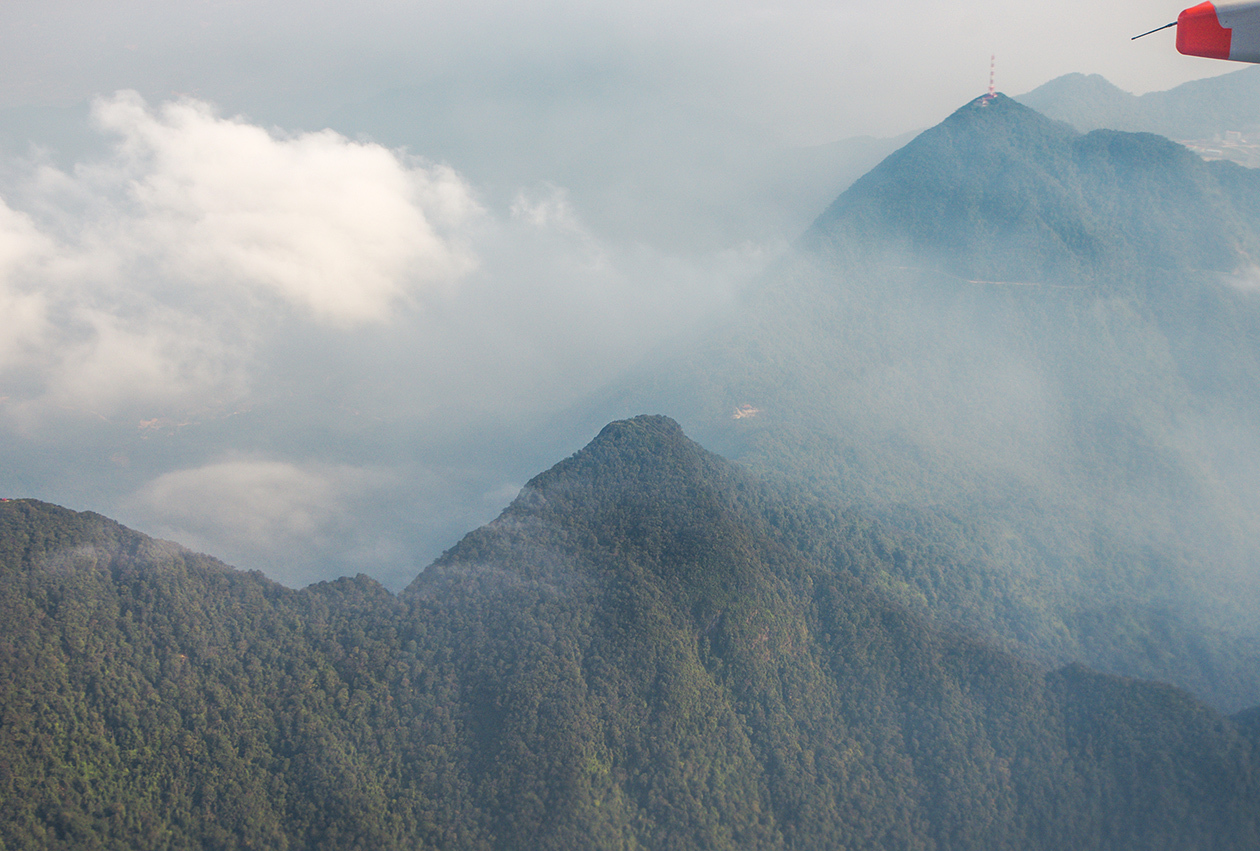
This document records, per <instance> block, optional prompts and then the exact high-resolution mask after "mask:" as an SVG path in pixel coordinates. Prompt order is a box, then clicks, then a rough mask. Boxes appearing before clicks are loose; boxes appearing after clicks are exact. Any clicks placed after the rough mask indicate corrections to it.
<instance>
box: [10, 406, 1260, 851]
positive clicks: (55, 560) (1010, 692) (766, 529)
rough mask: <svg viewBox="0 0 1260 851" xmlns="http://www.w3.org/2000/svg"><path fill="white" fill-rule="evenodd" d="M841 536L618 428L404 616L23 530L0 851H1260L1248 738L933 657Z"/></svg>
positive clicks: (31, 506) (107, 534)
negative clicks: (178, 850)
mask: <svg viewBox="0 0 1260 851" xmlns="http://www.w3.org/2000/svg"><path fill="white" fill-rule="evenodd" d="M819 510H823V508H822V507H821V506H820V505H819V504H817V503H813V502H811V501H810V500H808V499H804V498H802V501H800V502H797V501H795V500H794V498H793V497H792V495H791V493H790V490H788V489H784V488H781V487H778V486H770V485H767V484H765V483H763V482H761V481H759V480H757V479H755V478H753V477H751V476H749V475H748V474H747V473H746V472H744V471H742V470H740V469H739V468H738V467H736V466H734V465H732V464H729V463H727V462H725V461H723V460H722V459H720V458H718V457H716V456H713V455H711V454H709V453H707V452H705V451H704V450H703V449H701V448H700V447H699V446H698V445H696V444H695V443H693V442H691V441H690V440H688V439H687V438H686V437H685V436H684V435H683V434H682V432H681V430H680V429H679V427H678V426H677V424H676V423H674V422H672V421H670V420H667V419H665V418H663V417H638V418H635V419H632V420H628V421H622V422H617V423H613V424H611V425H609V426H608V427H607V428H606V429H604V430H603V431H602V432H601V434H600V435H599V436H598V437H597V438H596V439H595V440H594V441H593V442H592V443H591V445H590V446H589V447H587V448H586V449H584V450H582V451H581V452H579V453H577V454H576V455H574V456H573V457H572V458H570V459H567V460H566V461H563V462H561V463H560V464H558V465H557V466H556V467H554V468H553V469H552V470H550V471H548V472H546V473H544V474H542V475H540V476H538V477H536V478H535V479H534V480H532V481H531V482H530V484H529V485H528V486H527V487H526V488H525V489H524V490H523V491H522V494H521V496H520V497H519V498H518V499H517V500H516V501H515V502H514V503H513V504H512V505H511V506H510V507H509V508H508V509H507V510H505V512H504V513H503V515H501V517H500V518H499V519H497V520H496V521H494V522H493V523H491V524H489V525H488V526H486V527H484V528H482V529H480V530H476V531H474V532H473V533H471V534H470V535H468V536H467V537H466V538H465V539H464V540H463V541H461V542H460V543H459V544H458V545H457V546H456V547H454V548H453V549H452V550H451V551H450V552H448V553H447V554H446V555H444V556H443V557H442V558H441V559H439V560H438V562H437V563H435V564H434V565H433V566H432V567H430V568H429V569H427V570H426V571H424V573H422V574H421V575H420V576H419V577H418V578H417V580H416V581H415V582H414V583H413V584H412V585H411V586H410V587H409V588H408V589H407V590H406V592H404V593H403V594H402V595H400V596H399V597H394V596H392V595H390V594H388V593H387V592H386V591H384V589H382V588H381V587H380V586H379V585H378V584H376V583H374V582H372V581H371V580H368V579H366V578H359V579H345V580H340V581H338V582H335V583H321V584H319V585H316V586H312V587H311V588H308V589H306V590H304V591H289V590H286V589H283V588H281V587H280V586H277V585H275V584H274V583H271V582H268V581H267V580H266V579H264V578H263V577H261V576H260V575H258V574H242V573H239V572H236V571H233V570H231V569H230V568H227V567H225V566H223V565H221V564H219V563H217V562H214V561H213V560H212V559H208V558H206V557H204V556H197V555H194V554H191V553H188V552H187V551H184V550H182V549H180V548H178V547H175V546H173V545H169V544H163V543H161V542H154V541H151V540H149V539H147V538H144V536H141V535H138V534H136V533H134V532H130V531H128V530H125V529H123V528H122V527H119V526H117V524H113V523H111V522H110V521H106V520H104V519H103V518H99V517H96V516H94V515H79V514H75V513H73V512H68V511H65V510H64V509H58V508H55V507H52V506H47V505H44V504H41V503H35V502H32V501H14V502H8V503H4V504H2V505H0V530H2V531H0V553H2V554H3V562H2V563H0V607H2V608H3V616H4V619H5V623H6V630H5V633H4V636H3V637H2V638H0V641H3V642H4V648H3V649H4V652H3V654H2V655H0V660H2V664H3V665H4V669H3V676H0V689H3V691H2V692H0V713H3V723H0V749H2V750H0V766H3V771H0V792H2V793H3V794H0V801H3V804H2V806H3V807H4V814H3V815H4V817H3V819H0V825H2V826H0V842H3V843H4V847H6V848H34V847H41V848H47V847H66V848H71V847H73V848H88V847H114V848H123V847H126V848H163V847H206V848H231V847H242V848H243V847H273V848H283V847H290V848H352V847H361V848H417V847H439V848H442V847H445V848H469V847H472V848H476V847H483V848H633V847H650V848H838V847H845V848H852V849H859V848H872V849H874V848H898V849H900V848H919V849H945V848H953V849H965V848H976V849H980V848H985V849H991V848H1011V849H1015V848H1020V849H1027V848H1047V849H1058V848H1063V849H1066V848H1099V849H1103V848H1108V849H1112V848H1144V849H1149V848H1170V849H1171V848H1179V849H1184V848H1240V849H1241V848H1249V847H1254V846H1255V844H1256V842H1257V841H1260V806H1257V804H1260V798H1258V795H1260V789H1258V788H1257V774H1256V768H1257V759H1260V756H1258V755H1257V740H1256V736H1255V735H1254V733H1253V732H1251V730H1252V725H1251V724H1250V722H1249V721H1248V720H1247V718H1246V717H1242V718H1240V720H1239V722H1238V723H1235V722H1234V721H1231V720H1229V719H1227V718H1225V717H1222V716H1221V715H1219V714H1217V713H1215V712H1214V711H1213V710H1211V709H1209V708H1207V707H1205V706H1203V705H1201V704H1199V703H1198V702H1196V701H1195V700H1194V699H1193V698H1192V697H1190V696H1189V695H1187V694H1185V693H1184V692H1181V691H1179V690H1177V689H1174V688H1172V687H1169V686H1163V685H1156V684H1148V683H1141V682H1137V681H1132V680H1125V679H1120V678H1116V677H1109V676H1104V675H1099V674H1097V673H1093V672H1090V671H1088V670H1086V669H1084V668H1081V667H1079V666H1078V667H1072V668H1067V669H1063V670H1060V671H1057V672H1053V673H1046V672H1044V671H1043V670H1041V669H1039V668H1037V667H1035V666H1032V665H1030V664H1028V663H1027V662H1023V661H1019V660H1017V659H1015V658H1014V657H1011V656H1009V655H1007V654H1005V653H1002V652H999V651H996V650H994V649H992V648H990V647H987V646H986V645H984V644H983V643H981V642H978V641H976V640H974V639H971V638H967V637H965V636H962V635H959V634H956V633H955V632H953V631H951V630H949V629H942V628H940V627H933V626H930V625H927V624H926V623H925V622H924V621H923V620H922V619H921V618H919V617H918V616H917V615H915V614H914V613H912V612H911V611H910V610H908V609H907V608H905V607H903V606H901V605H900V604H897V603H895V602H890V601H889V600H887V599H886V598H885V597H884V596H883V595H881V594H880V593H878V592H876V591H873V590H871V589H870V588H869V587H865V586H866V585H868V584H877V583H866V582H865V579H866V577H865V576H864V574H865V573H866V572H867V571H879V570H881V569H882V568H881V567H880V565H879V564H878V563H877V562H878V558H877V557H875V558H873V557H872V556H871V555H870V554H869V553H868V550H869V548H870V547H871V546H872V545H871V544H870V541H869V538H868V532H869V531H870V530H869V529H867V528H865V527H863V526H862V524H861V522H860V521H859V520H857V519H854V520H853V523H854V524H855V526H854V528H853V530H852V534H851V535H850V536H849V538H848V540H849V542H850V543H849V545H848V547H849V549H848V552H849V569H848V570H846V571H838V570H836V569H835V568H834V567H830V566H825V565H822V564H819V563H818V562H817V561H816V560H814V559H812V558H810V557H809V556H808V555H807V553H805V552H804V549H803V547H802V546H801V542H802V541H804V540H805V538H804V537H803V535H804V532H803V528H804V526H807V525H808V524H807V523H805V522H804V520H803V518H807V517H808V516H810V514H811V513H812V512H815V511H819ZM832 522H839V521H834V518H833V521H832ZM832 539H833V541H834V540H841V539H843V536H833V538H832ZM833 546H838V545H835V544H833Z"/></svg>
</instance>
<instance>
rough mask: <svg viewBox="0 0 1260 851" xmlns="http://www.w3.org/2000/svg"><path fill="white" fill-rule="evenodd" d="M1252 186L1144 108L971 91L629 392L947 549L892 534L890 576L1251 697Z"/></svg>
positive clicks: (1132, 662)
mask: <svg viewBox="0 0 1260 851" xmlns="http://www.w3.org/2000/svg"><path fill="white" fill-rule="evenodd" d="M1257 188H1258V186H1257V180H1256V176H1255V173H1254V172H1251V171H1248V170H1246V169H1242V168H1239V167H1237V166H1235V165H1233V164H1230V163H1205V162H1203V161H1202V160H1200V159H1199V158H1198V157H1196V156H1194V155H1192V154H1190V153H1189V152H1187V151H1186V150H1185V149H1183V148H1181V147H1180V146H1177V145H1175V144H1173V143H1171V142H1169V141H1168V140H1166V139H1163V138H1160V137H1156V136H1152V135H1143V134H1136V135H1135V134H1124V133H1115V132H1110V131H1099V132H1096V133H1091V134H1087V135H1081V134H1079V133H1077V132H1076V131H1074V130H1073V129H1071V128H1070V127H1068V126H1067V125H1064V124H1060V123H1057V122H1053V121H1051V120H1049V119H1046V118H1044V117H1043V116H1040V115H1039V114H1037V113H1035V112H1033V111H1032V110H1029V109H1027V108H1025V107H1022V106H1020V105H1019V104H1017V103H1015V102H1013V101H1011V100H1008V99H1005V98H1002V97H1000V96H999V97H998V98H997V99H995V100H993V101H991V102H989V101H985V100H977V101H975V102H973V103H972V104H970V105H968V106H966V107H964V108H963V109H961V110H959V111H958V112H957V113H955V115H953V116H952V117H951V118H949V119H948V120H946V121H945V122H944V123H943V124H941V125H940V126H938V127H936V128H934V129H932V130H930V131H927V132H926V133H924V134H922V135H921V136H920V137H918V138H917V139H916V140H914V141H913V142H911V143H910V144H908V145H907V146H906V147H904V148H903V149H901V150H900V151H898V152H897V153H896V154H894V155H893V156H891V157H889V158H888V159H887V160H885V161H884V162H883V163H882V164H881V165H880V166H879V167H877V168H876V169H875V170H873V171H872V172H871V173H870V174H868V175H867V176H865V177H863V178H862V179H861V180H859V181H858V182H857V183H856V184H855V185H854V186H853V187H852V188H851V189H849V190H848V191H847V192H845V193H844V194H842V195H841V197H840V198H839V199H838V200H837V201H836V203H835V204H833V205H832V207H831V208H829V209H828V211H827V212H826V213H824V214H823V216H822V217H820V218H819V220H818V222H817V223H816V224H815V226H814V228H813V229H812V230H811V232H810V233H809V234H808V235H807V237H806V242H807V244H808V245H810V246H811V251H810V252H808V253H806V254H805V255H803V256H802V257H800V258H796V259H793V260H791V261H788V262H785V263H784V264H783V267H782V268H781V269H780V270H778V272H777V274H776V276H775V277H774V279H773V283H772V284H770V285H768V286H767V287H766V288H765V290H764V291H762V292H761V293H758V294H756V295H754V296H753V297H751V298H750V300H749V302H748V304H747V305H746V308H745V313H744V318H743V320H742V323H743V324H741V325H735V326H733V327H731V328H730V329H727V330H725V331H723V332H722V333H721V334H719V335H715V337H713V338H711V339H710V340H708V341H707V342H706V343H705V345H704V346H703V347H701V348H698V349H697V350H696V351H695V352H694V353H693V354H692V355H691V356H690V357H689V358H676V359H673V360H671V361H670V363H669V364H667V365H662V367H661V368H660V369H659V370H658V371H657V373H656V374H654V375H652V376H651V378H650V379H648V380H647V381H646V382H645V383H643V384H633V385H631V386H629V387H627V388H626V389H625V390H624V391H623V392H624V399H626V400H635V401H639V400H641V399H643V398H645V397H646V398H651V399H654V400H659V401H657V402H656V407H658V408H659V409H662V410H669V411H672V412H675V413H676V414H677V415H678V417H679V419H680V421H682V422H683V424H684V426H685V427H686V428H688V430H689V431H690V432H691V433H693V434H696V435H697V436H698V439H700V440H701V441H702V442H703V443H704V444H706V445H708V446H711V447H714V448H715V449H716V450H718V451H720V452H722V453H723V454H724V455H726V456H727V457H732V458H734V459H737V460H741V461H744V462H745V463H749V464H751V465H753V466H754V467H755V468H756V469H758V470H762V471H766V472H769V473H771V474H776V475H783V476H787V477H789V478H791V479H793V480H799V481H807V482H809V483H810V484H811V486H812V487H813V488H814V489H815V490H816V492H818V493H819V494H822V495H824V496H825V497H826V498H829V499H831V500H833V501H838V502H840V503H841V504H844V505H849V506H852V507H854V508H857V509H859V510H862V511H865V512H867V513H869V514H870V515H871V516H874V517H878V518H879V519H880V520H881V521H882V522H886V523H888V524H890V525H891V526H893V527H896V528H899V529H901V530H903V531H906V532H909V533H911V535H912V536H913V538H914V539H915V540H916V541H917V542H918V546H922V547H924V548H926V550H925V552H926V551H928V550H930V552H931V553H932V555H931V556H930V557H927V558H926V561H927V562H928V563H933V562H935V561H936V560H937V558H938V557H939V556H940V555H942V554H945V553H948V555H947V556H946V558H947V559H948V560H949V561H950V562H951V563H952V565H953V566H952V567H951V568H950V569H949V570H941V569H940V568H939V567H926V566H925V565H917V564H916V559H917V558H920V557H922V556H917V555H916V554H915V553H914V552H913V551H907V552H906V553H904V559H903V561H902V562H899V569H898V571H897V576H896V577H895V581H896V582H897V583H904V585H902V586H901V592H900V593H901V594H902V599H903V600H905V601H907V602H908V603H917V604H920V605H923V606H924V607H925V608H927V609H929V610H932V611H937V612H941V611H947V612H949V617H950V619H952V620H956V621H962V622H965V623H968V624H970V625H971V626H972V627H973V628H977V629H981V630H982V631H984V632H986V633H989V634H991V635H996V636H1000V637H1001V639H1002V640H1004V641H1007V642H1011V644H1010V645H1009V646H1011V647H1013V648H1020V649H1021V652H1026V653H1029V652H1030V653H1032V654H1033V655H1034V656H1035V657H1037V658H1043V659H1046V660H1048V661H1058V662H1062V661H1066V660H1068V659H1085V660H1087V661H1089V662H1090V663H1091V664H1094V665H1097V666H1099V667H1102V668H1104V669H1107V670H1112V671H1117V672H1123V673H1129V674H1138V675H1143V676H1150V677H1157V678H1161V679H1169V680H1172V681H1174V682H1178V683H1181V684H1183V685H1185V686H1187V687H1190V688H1192V689H1194V690H1196V691H1197V692H1198V693H1199V694H1201V695H1203V696H1205V697H1207V698H1209V699H1212V700H1215V701H1217V702H1218V704H1219V705H1222V706H1227V707H1233V708H1242V707H1243V706H1246V705H1250V704H1252V703H1255V702H1256V700H1257V697H1260V681H1258V680H1257V677H1256V673H1257V671H1260V668H1258V667H1257V664H1256V663H1257V659H1258V658H1260V653H1258V649H1260V646H1258V645H1257V635H1260V631H1258V630H1257V626H1258V624H1257V621H1256V618H1255V615H1254V613H1255V612H1256V611H1257V607H1256V603H1257V590H1258V587H1257V577H1256V572H1255V570H1254V565H1255V563H1256V556H1257V552H1258V549H1257V545H1258V542H1260V537H1258V532H1257V526H1256V522H1255V519H1254V518H1255V517H1256V516H1257V515H1256V512H1255V508H1256V507H1257V505H1258V504H1260V500H1258V499H1257V496H1258V494H1257V490H1256V488H1257V482H1258V481H1260V478H1257V477H1256V475H1255V472H1256V471H1257V470H1258V469H1260V467H1258V466H1257V459H1258V458H1260V454H1258V450H1260V438H1258V433H1257V430H1256V427H1257V417H1256V415H1257V409H1256V399H1257V398H1260V397H1258V396H1257V392H1256V390H1257V388H1260V383H1258V382H1260V371H1258V370H1257V360H1256V354H1257V351H1258V349H1257V341H1258V340H1260V314H1258V313H1257V302H1256V297H1255V292H1254V290H1253V289H1252V287H1251V285H1250V283H1249V282H1248V280H1247V277H1246V276H1247V274H1248V268H1249V265H1250V263H1251V261H1250V257H1253V256H1255V251H1256V239H1257V230H1256V224H1255V223H1256V221H1257V216H1256V201H1255V199H1256V198H1257V197H1260V195H1258V194H1257V192H1256V189H1257ZM620 404H623V405H624V404H630V403H629V402H626V401H622V402H621V403H620ZM742 404H748V405H749V406H750V407H751V408H755V409H757V410H758V412H757V413H756V415H755V416H752V417H740V418H732V412H733V411H735V409H736V407H737V406H739V405H742ZM607 410H610V411H615V410H618V408H617V407H616V404H614V405H612V406H611V407H609V408H608V409H607ZM1156 636H1159V637H1158V638H1156ZM1174 647H1175V648H1176V649H1175V650H1174V649H1173V648H1174ZM1226 670H1228V671H1229V673H1228V674H1225V673H1224V671H1226Z"/></svg>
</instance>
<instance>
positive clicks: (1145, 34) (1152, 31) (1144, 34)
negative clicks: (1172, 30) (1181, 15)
mask: <svg viewBox="0 0 1260 851" xmlns="http://www.w3.org/2000/svg"><path fill="white" fill-rule="evenodd" d="M1175 26H1177V22H1176V21H1173V22H1172V23H1171V24H1164V25H1163V26H1162V27H1156V28H1155V29H1153V30H1151V32H1144V33H1142V35H1135V36H1134V37H1133V38H1131V39H1129V41H1137V40H1138V39H1139V38H1143V37H1145V36H1148V35H1150V34H1151V33H1157V32H1159V31H1160V30H1166V29H1168V28H1169V27H1175Z"/></svg>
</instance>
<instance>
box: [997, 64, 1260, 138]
mask: <svg viewBox="0 0 1260 851" xmlns="http://www.w3.org/2000/svg"><path fill="white" fill-rule="evenodd" d="M1018 100H1019V101H1020V103H1023V104H1024V105H1026V106H1029V107H1031V108H1033V109H1035V110H1037V111H1038V112H1040V113H1042V114H1044V115H1047V116H1050V117H1051V118H1057V119H1059V120H1061V121H1066V122H1068V123H1069V124H1071V125H1072V126H1074V127H1075V128H1076V129H1077V130H1080V131H1082V132H1088V131H1090V130H1099V129H1103V128H1107V129H1111V130H1127V131H1140V132H1147V133H1158V134H1160V135H1161V136H1168V137H1170V138H1173V139H1214V138H1215V139H1219V138H1221V137H1222V136H1223V135H1224V134H1225V133H1226V132H1229V131H1235V132H1241V133H1254V132H1255V131H1256V130H1258V129H1260V121H1257V119H1256V118H1255V117H1254V116H1256V115H1258V114H1260V69H1256V68H1250V67H1248V68H1243V69H1241V70H1238V71H1233V72H1231V73H1228V74H1222V75H1220V76H1217V77H1208V78H1207V79H1204V80H1192V81H1190V82H1188V83H1183V84H1181V85H1180V86H1177V87H1176V88H1173V89H1169V90H1168V91H1163V92H1147V93H1146V94H1143V95H1133V94H1130V93H1128V92H1126V91H1123V90H1122V89H1120V88H1117V87H1116V86H1115V85H1113V84H1112V83H1110V82H1108V81H1107V80H1106V79H1105V78H1103V77H1101V76H1099V75H1098V74H1089V75H1086V74H1065V75H1064V76H1062V77H1056V78H1055V79H1053V80H1051V81H1050V82H1048V83H1045V84H1044V85H1041V86H1039V87H1037V88H1036V89H1033V90H1032V91H1031V92H1028V93H1027V94H1025V95H1020V96H1019V98H1018Z"/></svg>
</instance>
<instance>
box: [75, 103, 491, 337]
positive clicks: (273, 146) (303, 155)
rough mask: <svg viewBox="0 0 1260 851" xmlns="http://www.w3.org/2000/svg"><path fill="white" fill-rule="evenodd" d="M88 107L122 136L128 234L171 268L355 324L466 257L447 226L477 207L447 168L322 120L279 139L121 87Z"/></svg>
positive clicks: (449, 276)
mask: <svg viewBox="0 0 1260 851" xmlns="http://www.w3.org/2000/svg"><path fill="white" fill-rule="evenodd" d="M94 115H95V119H96V121H97V123H98V124H99V125H100V127H101V128H102V129H104V130H106V131H108V132H111V133H115V134H117V135H119V136H120V137H121V142H120V144H119V148H118V151H119V154H120V160H121V161H120V162H116V163H111V164H110V167H111V168H123V169H126V175H127V180H126V194H127V198H126V200H127V201H128V202H129V203H130V204H131V205H133V209H132V217H131V218H129V219H127V220H124V223H123V225H122V227H123V228H124V229H125V230H126V233H125V234H124V235H123V236H124V240H123V241H124V243H125V244H130V247H131V250H132V251H134V252H135V253H136V255H137V257H136V258H135V259H137V260H141V261H143V260H146V259H149V258H153V259H157V260H159V261H160V263H161V268H162V269H163V271H164V273H165V275H166V276H167V277H169V278H175V279H183V280H187V281H189V282H191V283H195V284H197V285H200V286H211V287H214V286H222V285H223V284H224V283H240V284H244V285H246V286H249V287H254V288H258V289H260V290H263V291H265V292H269V293H272V294H274V295H278V296H280V297H281V298H283V299H285V300H286V301H288V302H290V303H292V304H294V305H297V306H299V307H301V308H304V309H306V310H308V311H310V313H311V314H312V315H313V316H314V317H316V318H317V319H319V320H321V321H325V322H330V323H333V324H337V325H352V324H357V323H361V322H373V321H381V320H383V319H385V318H386V317H387V316H388V313H389V311H390V310H391V308H394V307H395V306H397V305H398V304H399V303H400V302H402V301H404V300H406V299H408V298H412V297H415V296H416V295H418V294H420V292H421V291H423V290H424V289H426V288H433V287H439V288H443V287H447V286H449V285H451V284H452V283H453V282H455V281H456V280H458V279H459V278H460V277H461V276H462V275H463V274H464V273H466V272H467V271H468V270H469V269H470V268H471V267H472V266H473V259H472V257H471V256H470V255H469V254H468V253H467V252H466V251H465V250H464V249H463V248H462V247H461V246H460V245H459V243H458V241H457V240H453V239H451V238H450V233H449V231H450V229H452V228H455V227H458V226H459V225H461V224H462V223H463V222H464V221H465V220H467V219H468V218H469V217H470V216H471V215H472V214H473V213H474V212H475V211H476V209H477V207H476V204H475V202H474V201H473V199H472V196H471V194H470V192H469V190H468V188H467V186H466V185H465V184H464V183H463V182H462V181H461V180H460V179H459V177H458V176H457V175H456V174H455V173H454V172H453V171H451V170H450V169H449V168H444V167H440V166H438V167H426V166H424V165H421V164H419V163H414V162H407V161H405V160H403V159H402V158H400V156H399V155H398V154H396V153H395V152H392V151H389V150H386V149H385V148H383V147H381V146H380V145H374V144H365V143H359V142H353V141H350V140H347V139H346V138H344V137H342V136H340V135H338V134H336V133H334V132H332V131H328V130H325V131H323V132H319V133H306V134H302V135H299V136H295V137H292V138H285V137H277V136H274V135H272V134H270V133H268V132H267V131H265V130H264V129H262V128H260V127H256V126H253V125H251V124H248V123H245V122H244V121H242V120H239V119H224V118H219V117H217V116H215V115H214V113H213V112H212V111H211V109H210V107H209V106H207V105H206V104H203V103H199V102H197V101H190V100H186V101H180V102H177V103H168V104H166V105H164V106H163V107H162V108H161V109H160V110H159V111H158V112H156V113H155V112H153V111H151V110H150V109H149V108H148V107H147V106H146V105H145V103H144V102H143V101H142V100H141V99H140V97H139V96H138V95H136V94H135V93H133V92H124V93H120V94H118V95H116V96H115V97H114V98H112V99H110V100H103V101H99V102H98V103H97V104H96V107H95V110H94Z"/></svg>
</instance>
